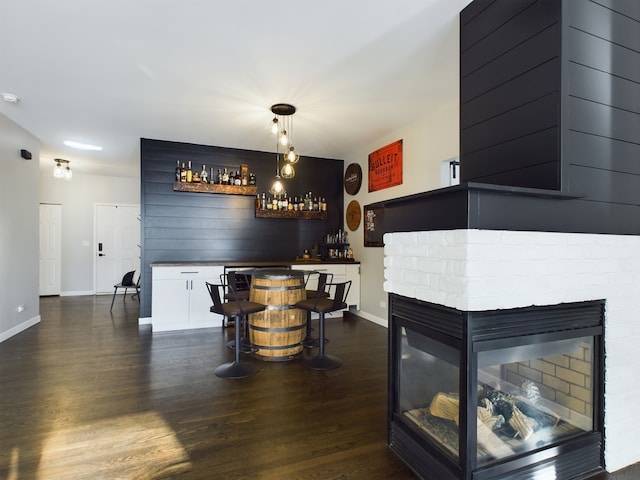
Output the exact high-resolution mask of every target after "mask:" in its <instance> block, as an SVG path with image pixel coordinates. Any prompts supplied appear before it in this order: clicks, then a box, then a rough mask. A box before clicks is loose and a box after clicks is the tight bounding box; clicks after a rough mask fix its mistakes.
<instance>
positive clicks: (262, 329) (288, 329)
mask: <svg viewBox="0 0 640 480" xmlns="http://www.w3.org/2000/svg"><path fill="white" fill-rule="evenodd" d="M303 328H306V325H305V324H302V325H296V326H294V327H276V328H269V327H259V326H257V325H249V329H251V330H257V331H259V332H270V333H273V332H278V333H280V332H295V331H296V330H302V329H303ZM278 348H282V347H278Z"/></svg>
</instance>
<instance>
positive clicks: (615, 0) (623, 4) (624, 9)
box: [593, 0, 640, 20]
mask: <svg viewBox="0 0 640 480" xmlns="http://www.w3.org/2000/svg"><path fill="white" fill-rule="evenodd" d="M593 3H595V4H596V5H601V6H603V7H605V8H608V9H609V10H611V11H614V12H616V13H620V14H622V15H624V16H626V17H629V18H631V19H635V20H638V19H640V2H638V0H593Z"/></svg>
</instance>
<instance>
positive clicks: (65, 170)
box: [53, 158, 73, 180]
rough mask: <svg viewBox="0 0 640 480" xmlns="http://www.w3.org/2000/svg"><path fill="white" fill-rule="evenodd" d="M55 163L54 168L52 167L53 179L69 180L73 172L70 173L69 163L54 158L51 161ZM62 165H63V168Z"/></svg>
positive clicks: (62, 159)
mask: <svg viewBox="0 0 640 480" xmlns="http://www.w3.org/2000/svg"><path fill="white" fill-rule="evenodd" d="M53 161H54V162H56V166H55V167H53V176H54V178H62V179H64V180H71V177H72V176H73V172H72V171H71V163H70V162H69V160H65V159H64V158H56V159H54V160H53ZM62 164H65V166H64V167H63V166H62Z"/></svg>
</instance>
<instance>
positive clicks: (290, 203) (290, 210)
mask: <svg viewBox="0 0 640 480" xmlns="http://www.w3.org/2000/svg"><path fill="white" fill-rule="evenodd" d="M287 210H288V211H289V212H292V211H293V201H292V200H291V197H289V201H288V202H287Z"/></svg>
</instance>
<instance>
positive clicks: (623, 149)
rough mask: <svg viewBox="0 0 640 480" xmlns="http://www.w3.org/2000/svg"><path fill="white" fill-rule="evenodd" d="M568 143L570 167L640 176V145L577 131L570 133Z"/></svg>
mask: <svg viewBox="0 0 640 480" xmlns="http://www.w3.org/2000/svg"><path fill="white" fill-rule="evenodd" d="M566 143H567V144H568V146H567V151H568V152H569V153H568V155H567V163H568V164H569V165H578V166H584V167H591V168H600V169H603V170H611V171H617V172H628V173H630V174H632V175H640V144H637V143H631V142H621V141H615V140H613V141H612V140H611V139H609V138H605V137H598V136H595V135H589V134H584V133H580V132H575V131H573V132H569V135H568V136H567V138H566ZM569 180H570V178H569ZM570 190H572V191H573V190H574V189H573V188H572V187H570ZM639 190H640V189H639Z"/></svg>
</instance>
